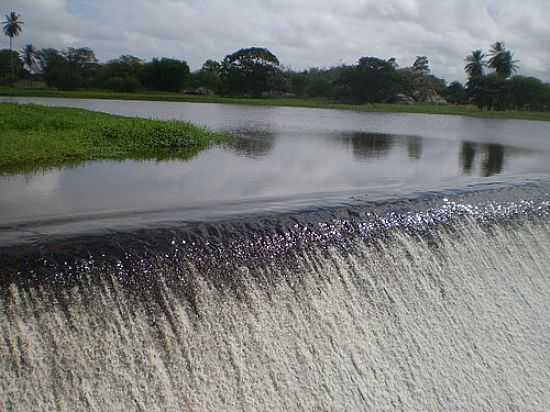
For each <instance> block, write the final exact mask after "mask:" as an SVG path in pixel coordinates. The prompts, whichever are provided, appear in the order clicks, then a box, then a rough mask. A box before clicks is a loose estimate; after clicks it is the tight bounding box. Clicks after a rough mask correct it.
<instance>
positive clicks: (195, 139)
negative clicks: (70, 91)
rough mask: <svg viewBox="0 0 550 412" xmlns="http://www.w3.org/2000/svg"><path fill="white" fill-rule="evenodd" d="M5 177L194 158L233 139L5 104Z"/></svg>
mask: <svg viewBox="0 0 550 412" xmlns="http://www.w3.org/2000/svg"><path fill="white" fill-rule="evenodd" d="M0 130H1V131H2V133H0V173H3V174H5V173H14V172H24V171H32V170H36V169H40V168H48V167H53V166H58V165H64V164H67V163H69V164H70V163H79V162H81V161H84V160H93V159H124V158H137V159H145V158H188V157H190V156H193V155H194V154H196V153H197V152H198V151H200V150H201V149H204V148H206V147H208V145H209V144H211V143H215V142H221V141H224V140H226V139H228V138H229V137H228V136H225V135H221V134H216V133H212V132H209V131H207V130H205V129H202V128H199V127H196V126H193V125H191V124H188V123H183V122H174V121H170V122H167V121H156V120H144V119H135V118H126V117H119V116H112V115H107V114H102V113H95V112H89V111H86V110H77V109H61V108H51V107H41V106H34V105H16V104H0Z"/></svg>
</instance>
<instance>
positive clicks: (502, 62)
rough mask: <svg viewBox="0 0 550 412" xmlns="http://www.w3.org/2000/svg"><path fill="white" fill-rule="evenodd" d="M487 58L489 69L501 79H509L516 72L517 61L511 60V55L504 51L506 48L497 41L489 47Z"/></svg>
mask: <svg viewBox="0 0 550 412" xmlns="http://www.w3.org/2000/svg"><path fill="white" fill-rule="evenodd" d="M489 57H490V58H489V61H488V65H489V67H490V68H491V69H494V70H495V72H496V74H497V76H498V77H500V78H501V79H507V78H509V77H510V76H511V75H512V74H513V73H515V72H516V71H517V70H518V65H517V63H518V61H517V60H514V59H513V55H512V53H511V52H510V51H509V50H506V46H505V45H504V43H503V42H498V41H497V42H496V43H494V44H493V45H491V49H490V50H489Z"/></svg>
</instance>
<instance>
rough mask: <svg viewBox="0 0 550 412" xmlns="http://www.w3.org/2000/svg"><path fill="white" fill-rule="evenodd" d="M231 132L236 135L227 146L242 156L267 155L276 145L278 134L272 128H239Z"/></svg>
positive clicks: (258, 156) (257, 156) (255, 156)
mask: <svg viewBox="0 0 550 412" xmlns="http://www.w3.org/2000/svg"><path fill="white" fill-rule="evenodd" d="M231 133H232V134H233V135H234V136H236V137H235V139H234V140H233V141H231V142H230V143H228V144H227V145H226V147H228V148H229V149H230V150H232V151H233V152H235V153H236V154H238V155H239V156H242V157H249V158H261V157H265V156H267V155H269V153H270V152H271V151H272V150H273V147H274V145H275V139H276V134H275V133H274V132H273V131H270V130H248V129H239V130H233V131H231Z"/></svg>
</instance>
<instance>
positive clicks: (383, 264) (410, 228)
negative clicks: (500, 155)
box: [0, 195, 550, 411]
mask: <svg viewBox="0 0 550 412" xmlns="http://www.w3.org/2000/svg"><path fill="white" fill-rule="evenodd" d="M549 213H550V203H549V202H548V201H547V196H546V195H544V196H542V198H538V199H533V200H524V201H516V202H499V203H494V202H493V203H479V204H467V203H459V202H455V201H453V200H445V201H441V202H440V205H439V206H438V207H429V208H425V210H419V209H418V208H416V209H415V208H414V207H413V208H411V210H409V211H405V210H396V209H393V210H387V211H385V212H376V213H374V212H365V213H363V212H359V211H354V212H353V213H352V212H350V213H348V215H347V216H345V217H342V216H337V215H334V216H333V217H332V219H325V220H324V221H320V220H319V217H318V216H317V222H316V224H311V221H312V220H314V219H313V218H310V219H309V221H307V219H305V218H304V217H300V218H299V219H298V218H292V219H289V220H288V221H287V222H286V223H279V224H275V223H274V222H270V229H269V230H264V231H263V232H261V231H259V229H258V228H257V227H255V226H254V225H253V224H252V223H250V222H247V221H242V222H239V223H238V224H237V223H234V224H233V225H232V226H231V228H228V227H227V226H226V227H225V228H224V226H223V225H222V224H218V225H214V224H212V225H210V226H204V227H201V229H200V230H199V229H197V228H195V229H190V228H187V229H186V230H188V232H189V233H182V232H181V231H183V229H180V231H175V230H169V231H166V232H162V235H158V236H157V237H154V236H152V235H151V234H149V235H148V237H147V241H145V240H144V238H143V237H140V241H141V247H140V248H138V247H135V248H129V246H128V245H129V244H130V243H128V242H126V241H125V240H124V239H123V238H119V237H115V239H112V240H111V246H110V247H112V245H113V244H116V243H117V242H120V243H121V245H122V246H121V248H120V251H121V252H123V253H122V254H121V255H119V254H117V253H118V252H117V251H116V250H117V249H116V248H111V249H109V250H110V252H109V251H107V250H106V249H105V247H104V246H101V247H98V246H97V244H96V243H97V241H96V240H94V241H89V242H87V243H86V242H84V243H85V246H84V247H82V248H81V249H79V250H80V252H79V254H78V253H75V252H74V250H71V251H69V252H61V251H59V250H58V251H52V250H51V249H47V248H46V249H45V248H44V247H39V249H40V250H41V254H40V256H37V255H32V254H30V253H29V254H28V255H25V254H26V253H27V251H26V250H25V249H20V252H19V253H21V254H22V255H24V256H25V259H22V258H21V257H20V258H19V259H16V260H10V259H9V255H10V253H11V254H13V253H14V252H13V251H9V250H8V249H5V250H4V252H5V253H4V262H5V263H6V265H5V266H4V268H7V269H4V271H5V272H6V273H5V276H3V277H2V286H3V289H2V293H1V294H0V301H1V305H0V307H1V309H0V330H1V332H0V333H1V335H2V339H1V340H0V376H2V379H1V380H0V409H2V410H22V411H23V410H24V411H26V410H54V409H63V410H86V409H91V410H143V411H154V410H174V411H175V410H269V409H271V410H367V409H370V410H529V411H539V410H540V411H542V410H545V409H546V408H547V405H548V404H550V395H549V394H550V324H549V323H548V319H550V307H549V306H548V301H549V300H550V276H549V275H550V261H549V260H548V256H550V223H549ZM297 219H298V220H297ZM281 221H282V220H281ZM298 221H300V222H301V223H298ZM265 226H266V224H265V223H264V225H263V227H264V229H265ZM238 227H239V228H240V231H238V230H237V228H238ZM226 232H227V233H233V235H232V236H226V234H227V233H226ZM121 239H122V240H121ZM106 243H108V242H106V241H105V242H103V243H102V245H105V244H106ZM33 250H34V249H33ZM115 255H116V258H115ZM67 256H73V257H74V260H72V261H66V260H64V259H66V257H67ZM14 261H16V262H17V265H19V266H20V268H19V269H20V270H17V268H16V264H14V263H13V262H14Z"/></svg>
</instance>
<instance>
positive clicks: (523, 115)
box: [0, 88, 550, 121]
mask: <svg viewBox="0 0 550 412" xmlns="http://www.w3.org/2000/svg"><path fill="white" fill-rule="evenodd" d="M0 97H29V98H30V97H45V98H66V99H106V100H130V101H159V102H181V103H214V104H233V105H247V106H260V107H262V106H263V107H296V108H312V109H330V110H351V111H357V112H367V113H408V114H432V115H450V116H468V117H477V118H484V119H502V120H530V121H550V112H524V111H501V112H499V111H480V110H479V109H477V108H476V107H474V106H455V105H431V104H414V105H406V104H397V103H395V104H390V103H378V104H368V105H356V104H346V103H338V102H334V101H331V100H328V99H316V98H294V97H292V98H288V97H271V98H248V97H246V98H245V97H219V96H195V95H184V94H180V93H169V92H141V93H115V92H106V91H92V90H89V91H70V92H69V91H59V90H50V89H2V88H0Z"/></svg>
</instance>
